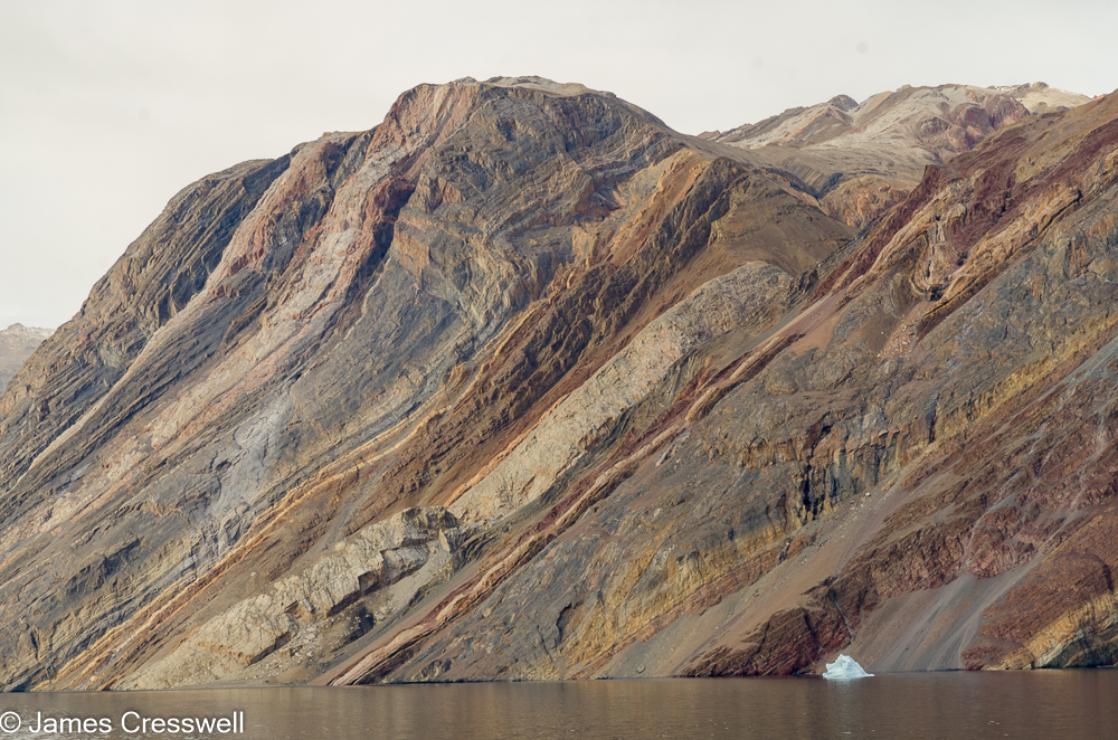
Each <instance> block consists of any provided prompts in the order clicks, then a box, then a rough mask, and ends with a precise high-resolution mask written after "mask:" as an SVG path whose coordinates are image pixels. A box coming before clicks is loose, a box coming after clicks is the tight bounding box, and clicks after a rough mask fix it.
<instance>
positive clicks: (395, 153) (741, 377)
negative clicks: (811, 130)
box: [0, 78, 1118, 688]
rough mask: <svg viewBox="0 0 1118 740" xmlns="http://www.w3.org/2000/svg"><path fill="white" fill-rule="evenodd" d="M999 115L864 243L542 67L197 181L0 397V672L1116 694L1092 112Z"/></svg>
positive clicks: (757, 176) (753, 160)
mask: <svg viewBox="0 0 1118 740" xmlns="http://www.w3.org/2000/svg"><path fill="white" fill-rule="evenodd" d="M1010 100H1011V102H1012V99H1010ZM832 104H833V105H834V106H835V107H836V108H838V109H840V110H841V111H842V112H844V114H846V113H849V111H851V110H854V108H855V107H856V105H855V104H854V103H853V101H848V100H837V101H832ZM984 110H985V109H984ZM1007 110H1008V109H1007ZM1021 110H1022V111H1024V109H1021ZM1014 111H1016V112H1014ZM995 112H996V111H995ZM1010 112H1011V113H1012V114H1013V115H1017V114H1018V113H1020V117H1021V118H1022V121H1021V122H1020V123H1018V124H1016V125H1011V124H1010V122H1009V121H1002V122H1001V123H1002V124H1004V127H1005V130H1004V131H1001V132H1000V133H999V134H998V135H996V136H993V137H987V139H986V140H985V141H983V142H981V143H979V144H978V146H976V147H974V148H973V150H972V151H963V152H961V153H959V154H957V156H955V157H954V158H952V159H951V160H950V162H948V163H947V164H944V165H941V166H933V167H930V168H928V169H927V171H926V172H925V174H924V175H923V179H922V180H920V182H919V184H918V185H917V186H916V187H915V188H913V189H912V191H911V192H910V193H909V194H908V195H906V196H905V197H904V198H903V199H902V200H901V201H900V202H899V203H897V204H896V205H895V206H894V207H892V208H891V209H889V210H888V211H887V212H886V213H885V214H884V215H883V216H881V217H880V218H877V219H876V220H875V222H874V225H873V227H872V228H870V229H869V230H867V231H866V232H865V233H863V234H861V235H860V236H855V235H854V234H853V230H852V229H851V227H850V226H849V225H848V224H846V223H844V222H843V221H842V220H839V219H837V218H834V217H832V216H831V215H829V214H828V212H827V209H826V208H825V207H822V206H821V205H820V203H819V200H818V199H817V198H815V197H814V196H812V195H810V194H807V193H805V192H804V188H803V179H802V176H801V175H799V174H797V173H791V172H786V171H783V170H781V169H780V168H779V167H774V166H772V163H771V162H767V161H765V159H764V158H763V157H759V156H758V155H757V152H756V151H750V150H747V149H743V148H739V147H733V146H728V145H726V144H725V143H724V142H723V143H719V142H708V141H703V140H697V139H693V138H690V137H685V136H681V135H679V134H676V133H675V132H673V131H671V130H670V129H668V128H666V127H665V126H664V125H663V124H662V123H660V122H659V121H658V120H657V119H656V118H655V117H653V116H651V115H650V114H648V113H646V112H644V111H641V110H639V109H637V108H635V107H633V106H631V105H629V104H627V103H625V102H623V101H620V100H618V99H617V98H615V97H613V96H611V95H609V94H605V93H599V92H595V91H592V90H588V89H586V88H583V87H581V86H578V85H558V84H555V83H551V82H548V81H546V80H541V79H538V78H516V79H507V78H502V79H497V80H491V81H487V82H484V83H478V82H476V81H473V80H462V81H458V82H455V83H451V84H449V85H442V86H421V87H419V88H416V89H414V90H412V91H409V92H407V93H405V94H404V95H403V96H401V97H400V99H399V100H398V101H397V103H396V104H395V105H394V106H393V108H392V110H391V111H390V113H389V115H388V116H387V117H386V119H385V121H384V122H383V123H382V124H381V125H379V126H377V127H376V128H374V129H372V130H371V131H368V132H364V133H353V134H346V133H338V134H329V135H327V136H324V137H323V138H322V139H320V140H318V141H315V142H311V143H308V144H304V145H302V146H300V147H297V148H296V149H295V150H294V151H293V152H292V153H291V154H290V155H289V156H287V157H284V158H281V159H279V160H276V161H273V162H255V163H247V164H245V165H241V166H238V167H235V168H232V169H230V170H227V171H226V172H224V173H220V174H219V175H214V176H211V177H209V178H205V179H204V180H202V181H200V182H199V183H196V184H195V185H193V186H191V187H190V188H188V189H187V190H184V191H183V193H181V194H180V195H179V196H177V197H176V199H175V200H173V201H172V203H171V204H170V205H169V206H168V210H167V211H166V212H165V213H164V214H163V215H162V216H161V217H160V218H159V219H158V220H157V221H156V222H155V223H154V224H153V226H152V227H150V228H149V230H148V232H146V233H145V235H144V236H142V237H141V238H140V239H139V240H138V241H137V242H136V243H135V244H134V245H133V246H132V247H130V248H129V251H128V253H126V255H125V256H124V257H123V258H122V260H121V261H120V262H119V263H118V264H117V266H116V267H114V268H113V270H112V271H111V272H110V274H109V275H108V276H107V277H106V278H105V279H104V280H103V281H102V282H101V283H100V284H99V285H98V286H97V288H95V290H94V293H93V295H91V297H90V299H89V301H88V302H87V304H86V306H85V307H84V308H83V311H82V313H81V314H80V315H79V316H78V317H76V318H75V319H74V320H73V321H72V322H70V323H69V324H67V325H66V326H65V327H63V328H62V329H61V330H60V331H59V332H58V334H56V335H55V336H54V337H52V339H51V340H49V341H48V342H47V343H45V344H44V345H43V347H42V348H41V349H40V350H39V351H38V352H37V353H36V355H35V356H34V357H33V358H32V360H31V361H30V363H29V364H28V366H27V367H28V370H25V371H24V376H21V377H27V378H28V381H27V382H25V383H21V384H20V385H19V387H15V386H13V387H12V388H10V389H9V390H8V392H7V393H6V394H5V395H4V396H3V397H2V398H0V491H3V497H2V499H0V500H2V502H3V503H2V505H0V551H2V552H3V555H4V557H3V558H2V559H0V597H2V598H0V610H6V611H4V613H3V616H4V618H3V619H0V656H2V661H0V666H2V668H0V670H2V672H3V673H2V675H0V678H2V680H3V683H4V685H5V686H7V687H9V688H11V687H57V688H62V687H71V688H72V687H83V688H105V687H110V688H114V687H115V688H139V687H166V686H184V685H197V684H213V683H223V682H269V681H275V682H288V681H309V680H317V681H320V682H324V683H337V684H344V683H360V682H372V681H382V680H388V681H394V680H409V681H412V680H460V679H490V678H569V677H590V676H622V675H643V676H658V675H661V676H662V675H679V674H687V675H727V674H757V673H791V672H797V671H805V670H811V669H813V668H816V667H818V666H819V664H820V661H821V660H822V659H824V658H827V657H830V656H832V655H834V654H835V653H837V651H838V650H839V649H843V650H845V651H846V652H850V653H852V654H855V655H857V656H858V657H859V660H860V661H861V662H862V663H863V664H864V665H865V666H866V668H867V669H869V670H871V671H874V670H888V669H890V668H944V667H968V668H983V667H1027V666H1029V665H1083V664H1105V663H1110V662H1113V661H1114V655H1115V644H1116V643H1115V640H1116V639H1118V628H1116V626H1115V623H1114V619H1113V614H1114V611H1115V610H1114V609H1113V606H1114V591H1113V586H1112V585H1111V583H1110V580H1109V576H1108V574H1109V573H1110V572H1111V569H1112V568H1113V567H1114V566H1115V565H1118V563H1114V562H1112V561H1114V560H1115V559H1116V558H1118V551H1116V552H1111V549H1112V548H1111V545H1110V543H1111V542H1113V541H1115V539H1114V537H1112V536H1111V533H1110V530H1111V529H1113V527H1114V526H1115V522H1118V519H1116V518H1115V514H1116V510H1115V505H1116V504H1115V500H1116V499H1115V496H1114V494H1115V492H1116V490H1115V480H1116V476H1118V460H1116V459H1115V457H1114V453H1113V450H1114V449H1116V448H1115V445H1114V444H1113V442H1114V436H1115V433H1116V432H1118V426H1116V424H1115V414H1114V410H1113V409H1112V408H1111V406H1112V405H1113V404H1110V402H1109V399H1110V398H1111V397H1113V396H1114V395H1115V394H1114V392H1113V391H1114V390H1115V389H1114V388H1112V386H1113V385H1114V384H1115V382H1116V381H1115V378H1118V374H1116V373H1115V370H1116V369H1118V364H1116V363H1118V360H1116V359H1115V358H1114V357H1112V356H1111V355H1112V354H1113V351H1114V347H1115V346H1116V344H1115V343H1116V342H1118V339H1116V338H1115V318H1114V316H1113V309H1112V306H1113V305H1115V300H1114V299H1115V298H1116V297H1118V296H1116V295H1115V293H1114V286H1115V285H1116V284H1118V282H1116V281H1118V276H1116V275H1115V271H1116V270H1118V262H1116V261H1115V250H1116V249H1118V216H1115V214H1116V213H1118V210H1116V209H1115V207H1114V206H1115V202H1114V201H1115V195H1116V194H1118V161H1116V157H1118V154H1116V152H1118V98H1113V97H1111V98H1104V99H1101V100H1098V101H1095V102H1092V103H1089V104H1087V105H1084V106H1079V107H1077V108H1075V109H1072V110H1069V111H1063V112H1058V113H1056V114H1055V115H1051V116H1045V117H1033V116H1030V115H1029V114H1028V112H1027V111H1024V112H1021V111H1018V109H1017V108H1012V111H1010ZM962 115H964V117H966V116H967V115H970V114H962ZM1007 115H1008V114H1007ZM970 146H971V145H970V144H968V145H967V147H964V148H969V147H970ZM887 174H888V173H887ZM848 648H849V649H848Z"/></svg>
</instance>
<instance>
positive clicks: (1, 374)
mask: <svg viewBox="0 0 1118 740" xmlns="http://www.w3.org/2000/svg"><path fill="white" fill-rule="evenodd" d="M49 336H50V330H49V329H34V328H31V327H27V326H24V325H23V324H12V325H11V326H9V327H8V328H7V329H4V330H2V331H0V392H3V390H4V388H6V387H7V386H8V383H9V382H10V381H11V379H12V378H14V377H15V376H16V373H18V372H19V369H20V368H21V367H23V363H24V362H26V361H27V358H28V357H30V356H31V355H32V353H34V352H35V350H36V349H37V348H38V346H39V345H40V344H42V343H43V340H45V339H46V338H47V337H49Z"/></svg>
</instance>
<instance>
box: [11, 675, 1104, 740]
mask: <svg viewBox="0 0 1118 740" xmlns="http://www.w3.org/2000/svg"><path fill="white" fill-rule="evenodd" d="M1116 696H1118V672H1114V671H1038V672H1033V673H1006V674H967V673H949V674H943V673H941V674H901V675H886V676H878V677H876V678H872V679H864V680H861V681H854V682H849V683H835V682H828V681H823V680H820V679H808V678H801V679H741V680H737V679H723V680H662V681H656V680H652V681H595V682H582V683H548V684H527V683H524V684H459V685H435V686H383V687H373V688H353V689H317V688H313V689H312V688H296V689H234V690H212V691H182V692H177V691H169V692H151V693H134V694H16V695H8V696H5V697H2V698H0V702H2V703H0V713H2V712H8V711H15V712H17V713H19V714H20V715H21V717H22V718H23V720H24V727H23V729H21V730H19V731H17V732H15V733H11V734H8V735H7V736H8V737H23V738H49V737H58V735H56V734H50V733H47V734H43V733H39V734H35V733H32V732H30V729H31V725H30V724H28V723H30V722H33V720H34V718H35V716H36V714H37V713H38V712H41V713H42V714H43V715H44V716H53V717H62V716H65V717H75V716H76V717H109V718H110V719H111V720H112V721H113V722H114V727H115V728H116V729H115V730H114V732H111V733H108V734H103V735H80V734H65V735H62V737H67V738H74V737H109V738H118V737H135V736H134V735H132V736H130V735H126V734H124V733H122V732H121V731H120V727H119V718H120V717H121V715H122V714H123V713H124V712H125V711H128V710H132V711H136V712H138V713H140V714H141V715H143V716H147V717H161V718H167V717H172V716H177V717H182V716H198V715H221V714H226V715H228V713H229V712H231V711H234V710H237V709H241V710H244V712H245V717H246V725H247V726H246V732H245V734H244V735H241V736H240V737H248V738H264V739H266V740H288V739H293V740H294V739H298V740H302V739H303V738H339V739H346V738H393V739H395V738H424V739H426V738H462V739H464V740H469V739H471V738H495V737H501V738H568V737H570V738H580V739H581V738H691V737H696V738H698V737H701V738H712V737H713V738H723V737H725V738H743V737H757V738H801V737H813V738H827V737H835V738H850V737H885V738H896V737H914V738H945V737H965V738H985V737H990V738H995V737H997V738H1000V737H1013V738H1055V737H1059V738H1099V737H1107V736H1111V737H1113V736H1115V735H1116V734H1118V702H1115V701H1114V699H1115V697H1116ZM0 729H3V728H2V727H0ZM169 736H171V735H168V734H159V733H154V732H149V733H148V734H147V735H144V737H164V738H165V737H169ZM213 736H214V737H218V736H219V735H213ZM0 737H3V735H0ZM177 737H183V736H182V735H178V736H177Z"/></svg>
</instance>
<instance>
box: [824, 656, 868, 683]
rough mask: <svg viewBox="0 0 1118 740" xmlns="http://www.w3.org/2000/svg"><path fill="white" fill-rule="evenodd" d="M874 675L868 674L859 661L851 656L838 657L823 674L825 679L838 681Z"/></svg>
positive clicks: (828, 665)
mask: <svg viewBox="0 0 1118 740" xmlns="http://www.w3.org/2000/svg"><path fill="white" fill-rule="evenodd" d="M872 675H873V674H872V673H866V670H865V669H864V668H862V666H860V665H858V661H856V660H854V659H853V658H851V657H850V656H849V655H840V656H838V657H837V658H835V662H834V663H828V664H827V670H826V671H824V672H823V678H830V679H833V680H837V681H846V680H848V679H851V678H869V677H870V676H872Z"/></svg>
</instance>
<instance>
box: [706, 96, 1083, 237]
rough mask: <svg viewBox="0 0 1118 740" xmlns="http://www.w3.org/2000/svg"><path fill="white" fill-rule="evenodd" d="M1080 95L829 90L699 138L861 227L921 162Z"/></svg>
mask: <svg viewBox="0 0 1118 740" xmlns="http://www.w3.org/2000/svg"><path fill="white" fill-rule="evenodd" d="M1088 100H1089V98H1088V97H1087V96H1085V95H1078V94H1075V93H1068V92H1065V91H1063V90H1057V89H1055V88H1051V87H1049V86H1047V85H1045V84H1044V83H1042V82H1041V83H1032V84H1029V85H1018V86H1014V87H995V88H985V87H973V86H968V85H940V86H938V87H909V86H906V87H902V88H901V89H899V90H895V91H891V92H884V93H880V94H878V95H874V96H872V97H870V98H868V99H866V100H865V101H863V102H861V103H858V102H857V101H855V100H853V99H852V98H850V97H848V96H845V95H839V96H837V97H835V98H832V99H831V100H828V101H827V102H825V103H821V104H819V105H813V106H810V107H807V108H792V109H790V110H787V111H785V112H783V113H781V114H779V115H776V116H773V117H771V118H767V119H765V120H763V121H760V122H759V123H755V124H747V125H745V126H740V127H738V128H735V129H733V130H731V131H727V132H724V133H723V132H713V133H707V134H704V135H703V136H704V137H705V138H709V139H712V140H714V141H720V142H725V143H727V144H731V145H733V146H736V147H742V148H744V149H749V150H751V151H753V152H754V153H755V154H756V155H757V156H758V157H760V158H761V159H763V160H764V161H766V162H770V163H772V164H774V165H775V166H777V167H780V168H782V169H784V170H787V171H789V172H792V173H795V174H796V175H797V176H799V177H800V178H801V179H802V180H803V182H804V185H805V189H806V190H807V191H809V192H810V193H811V194H812V195H814V196H815V197H816V198H818V199H819V202H820V205H821V206H822V208H823V209H824V210H825V211H827V212H828V213H830V214H831V215H833V216H835V217H837V218H840V219H842V220H843V221H845V222H847V223H849V224H850V225H852V226H854V227H856V228H861V227H863V226H865V225H866V224H868V223H869V222H870V221H872V220H873V219H874V218H875V217H877V216H878V215H879V214H881V213H882V212H883V211H884V210H885V209H887V208H888V207H889V206H892V205H893V204H895V203H896V202H897V201H898V200H900V199H901V198H903V197H904V196H905V195H906V194H907V193H908V192H909V191H910V190H912V188H913V187H915V186H916V184H917V183H918V182H919V181H920V179H921V177H922V176H923V173H924V168H925V167H927V166H928V165H933V164H942V163H943V162H944V161H946V160H947V159H949V158H950V157H952V156H954V155H956V154H959V153H961V152H965V151H968V150H970V149H971V148H973V147H974V145H975V144H977V143H978V142H979V141H981V140H982V139H983V138H985V137H986V136H988V135H990V134H991V133H993V132H994V131H997V130H999V129H1001V128H1002V127H1004V126H1007V125H1010V124H1013V123H1016V122H1018V121H1020V120H1022V119H1023V118H1025V117H1026V116H1028V115H1029V114H1030V112H1035V113H1043V112H1049V111H1053V110H1059V109H1066V108H1069V107H1075V106H1077V105H1081V104H1083V103H1085V102H1087V101H1088Z"/></svg>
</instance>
